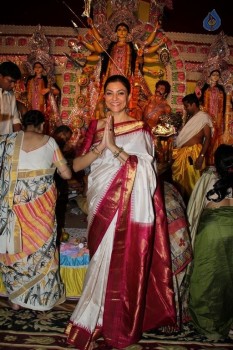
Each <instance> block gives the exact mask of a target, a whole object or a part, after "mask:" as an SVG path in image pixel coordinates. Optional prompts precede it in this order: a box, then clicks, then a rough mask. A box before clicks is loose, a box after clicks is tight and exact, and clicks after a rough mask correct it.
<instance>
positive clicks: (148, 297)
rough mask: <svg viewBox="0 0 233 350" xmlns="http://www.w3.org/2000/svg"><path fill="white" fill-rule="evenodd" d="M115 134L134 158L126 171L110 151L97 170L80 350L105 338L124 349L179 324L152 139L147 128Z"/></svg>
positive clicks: (73, 331) (91, 181)
mask: <svg viewBox="0 0 233 350" xmlns="http://www.w3.org/2000/svg"><path fill="white" fill-rule="evenodd" d="M91 127H92V126H91ZM114 132H115V135H116V143H117V145H118V146H119V147H123V148H124V150H125V151H126V152H127V153H129V154H130V157H129V159H128V160H127V162H126V163H125V164H124V165H121V163H120V162H119V160H117V159H116V158H114V157H113V155H112V153H111V152H110V151H109V150H107V149H106V150H105V151H104V152H103V155H102V157H99V158H98V159H97V160H96V161H94V162H93V163H92V166H91V173H90V174H89V178H88V192H87V200H88V208H89V213H88V245H89V249H90V254H91V261H90V264H89V266H88V271H87V274H86V278H85V282H84V288H83V292H82V295H81V298H80V300H79V302H78V305H77V307H76V309H75V311H74V313H73V314H72V316H71V319H70V322H69V324H68V326H67V328H66V334H67V335H68V340H67V341H68V343H70V344H73V345H75V346H76V347H77V348H78V349H81V350H82V349H87V348H88V346H89V344H90V342H91V341H94V340H96V339H97V338H98V337H100V336H103V337H104V339H105V341H106V342H107V344H108V345H111V346H114V347H116V348H123V347H126V346H128V345H130V344H133V343H136V342H138V341H139V340H140V338H141V335H142V332H143V331H144V330H148V329H151V328H158V327H160V326H163V325H171V324H172V325H173V324H174V323H175V321H176V314H175V303H174V294H173V288H172V271H171V258H170V248H169V238H168V232H167V223H166V220H165V214H164V213H165V209H164V205H163V201H162V200H161V198H162V195H161V193H160V188H159V187H158V186H157V189H156V185H157V180H156V174H155V169H154V167H153V165H152V163H153V152H154V150H153V141H152V138H151V135H150V133H149V130H146V129H144V127H143V123H142V122H128V123H120V124H117V125H115V126H114ZM88 134H89V133H88ZM88 134H87V135H88ZM102 135H103V130H99V131H97V132H94V136H93V140H92V143H93V144H97V143H98V142H99V140H100V139H101V137H102ZM88 137H89V136H88ZM89 141H90V140H89ZM87 144H89V146H90V144H91V142H87ZM85 147H86V146H85ZM85 147H84V148H85ZM87 149H88V147H86V150H87ZM153 198H154V199H153ZM155 208H156V212H155ZM155 219H156V227H155Z"/></svg>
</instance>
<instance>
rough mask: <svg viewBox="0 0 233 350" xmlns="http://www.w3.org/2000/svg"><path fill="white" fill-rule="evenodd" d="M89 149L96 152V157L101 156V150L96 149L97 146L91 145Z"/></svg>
mask: <svg viewBox="0 0 233 350" xmlns="http://www.w3.org/2000/svg"><path fill="white" fill-rule="evenodd" d="M91 151H92V152H93V153H94V154H96V155H97V156H98V157H100V156H102V153H103V152H102V151H100V150H98V148H97V146H92V147H91Z"/></svg>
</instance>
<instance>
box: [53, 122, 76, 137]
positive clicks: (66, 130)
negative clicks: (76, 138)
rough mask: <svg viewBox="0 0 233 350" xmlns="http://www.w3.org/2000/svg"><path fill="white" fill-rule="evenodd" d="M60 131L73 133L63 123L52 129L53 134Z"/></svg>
mask: <svg viewBox="0 0 233 350" xmlns="http://www.w3.org/2000/svg"><path fill="white" fill-rule="evenodd" d="M60 132H70V133H71V134H73V131H72V130H71V128H70V127H69V126H68V125H65V124H62V125H59V126H58V127H57V128H56V129H55V130H54V132H53V135H57V134H60Z"/></svg>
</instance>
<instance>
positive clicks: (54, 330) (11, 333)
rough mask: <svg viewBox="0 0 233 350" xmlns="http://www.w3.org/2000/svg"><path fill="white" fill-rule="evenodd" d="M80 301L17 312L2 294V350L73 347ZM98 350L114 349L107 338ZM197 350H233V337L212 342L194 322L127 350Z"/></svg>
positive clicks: (146, 338)
mask: <svg viewBox="0 0 233 350" xmlns="http://www.w3.org/2000/svg"><path fill="white" fill-rule="evenodd" d="M76 302H77V301H74V300H68V301H66V302H65V303H64V304H62V305H60V306H58V307H56V308H54V309H53V310H51V311H47V312H38V311H33V310H26V309H24V310H19V311H13V310H11V309H10V308H9V306H8V304H7V298H4V297H0V349H4V350H7V349H9V350H15V349H31V350H45V349H55V350H59V349H73V347H72V346H69V345H67V344H66V338H65V336H64V329H65V326H66V324H67V322H68V319H69V317H70V315H71V313H72V310H73V309H74V307H75V305H76ZM96 349H97V350H110V349H111V348H110V347H108V346H106V345H105V343H104V341H103V340H99V341H98V347H97V348H96ZM128 349H129V350H152V349H154V350H173V349H174V350H197V349H203V350H204V349H215V350H219V349H221V350H225V349H233V336H232V338H229V339H227V340H225V341H224V342H218V343H209V342H208V341H207V340H206V339H205V338H204V337H201V336H200V335H197V334H196V333H195V331H194V329H193V328H192V325H191V324H189V325H186V326H185V327H184V330H183V331H182V332H180V333H177V334H170V335H169V336H168V335H165V334H164V333H162V332H158V331H157V332H155V331H151V332H148V333H144V334H143V337H142V339H141V341H140V342H139V343H138V344H135V345H132V346H130V347H129V348H127V350H128Z"/></svg>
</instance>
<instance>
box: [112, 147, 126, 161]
mask: <svg viewBox="0 0 233 350" xmlns="http://www.w3.org/2000/svg"><path fill="white" fill-rule="evenodd" d="M123 151H124V148H123V147H120V148H119V149H118V151H115V152H113V157H114V158H117V157H119V155H120V154H121V152H123Z"/></svg>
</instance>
